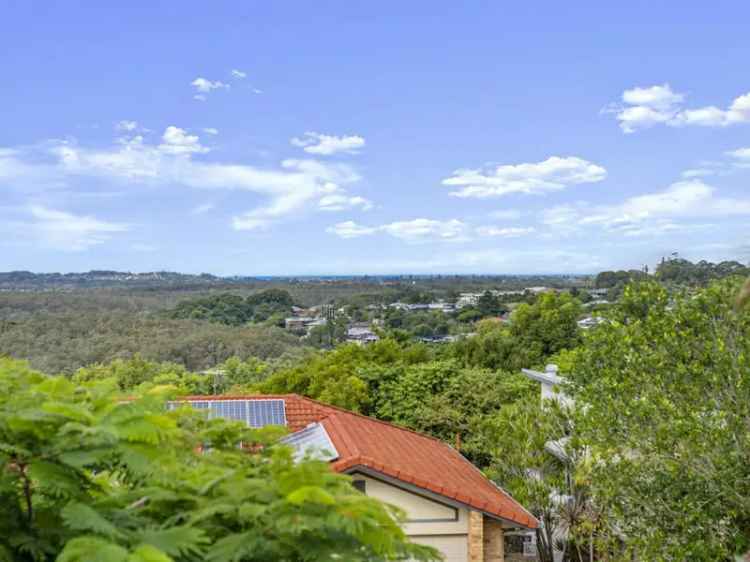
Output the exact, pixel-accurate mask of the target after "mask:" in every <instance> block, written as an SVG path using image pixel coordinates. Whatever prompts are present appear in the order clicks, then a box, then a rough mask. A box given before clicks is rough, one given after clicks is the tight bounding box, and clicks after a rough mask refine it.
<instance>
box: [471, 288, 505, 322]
mask: <svg viewBox="0 0 750 562" xmlns="http://www.w3.org/2000/svg"><path fill="white" fill-rule="evenodd" d="M477 310H478V311H479V313H480V314H481V315H482V318H486V317H487V316H500V315H501V314H505V313H506V312H508V307H507V306H506V305H505V304H504V303H503V302H502V301H501V300H500V299H499V298H498V297H496V296H495V295H493V294H492V293H491V292H490V291H485V292H484V293H482V296H481V297H479V299H477Z"/></svg>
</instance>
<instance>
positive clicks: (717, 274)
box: [656, 257, 750, 286]
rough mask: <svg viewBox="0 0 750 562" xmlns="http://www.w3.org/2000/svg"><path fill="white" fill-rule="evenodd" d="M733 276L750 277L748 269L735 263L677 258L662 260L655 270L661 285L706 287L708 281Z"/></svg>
mask: <svg viewBox="0 0 750 562" xmlns="http://www.w3.org/2000/svg"><path fill="white" fill-rule="evenodd" d="M735 275H742V276H746V275H750V268H749V267H747V266H744V265H742V264H741V263H739V262H737V261H723V262H720V263H711V262H708V261H705V260H701V261H699V262H697V263H693V262H691V261H689V260H686V259H682V258H679V257H671V258H670V259H662V261H661V263H659V265H658V266H657V268H656V278H657V279H658V280H659V281H661V282H662V283H674V284H678V285H701V286H702V285H706V284H707V283H709V282H710V281H713V280H716V279H723V278H725V277H731V276H735Z"/></svg>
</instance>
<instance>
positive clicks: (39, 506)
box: [0, 359, 436, 562]
mask: <svg viewBox="0 0 750 562" xmlns="http://www.w3.org/2000/svg"><path fill="white" fill-rule="evenodd" d="M279 432H280V430H279V428H266V429H264V430H254V429H250V428H248V427H246V426H245V425H244V424H241V423H238V422H233V421H229V420H224V419H213V420H207V419H205V418H204V417H202V416H201V415H200V414H199V413H198V412H197V411H194V410H192V409H190V408H179V409H177V410H174V411H171V412H168V411H167V410H166V409H165V405H164V396H163V395H159V394H156V393H152V394H147V395H143V396H140V397H136V398H134V399H131V400H123V399H121V398H118V395H117V393H116V388H115V387H113V386H112V385H111V383H108V382H100V381H96V382H89V383H84V384H81V385H76V384H74V383H73V382H71V381H69V380H67V379H65V378H62V377H46V376H44V375H42V374H40V373H37V372H34V371H31V370H30V369H29V368H28V367H27V366H26V365H25V364H23V363H19V362H14V361H10V360H8V359H0V444H1V446H0V475H1V476H0V500H1V502H2V503H1V504H0V505H2V508H0V560H8V561H10V560H13V561H18V562H25V561H34V562H46V561H52V560H58V561H59V562H91V561H101V562H170V561H179V562H182V561H185V562H187V561H192V560H207V561H214V562H224V561H226V562H229V561H230V560H243V561H249V562H252V561H267V560H279V561H289V562H301V561H305V560H310V561H312V560H331V559H339V560H354V561H362V562H364V561H373V562H374V561H381V560H403V559H405V558H410V557H411V558H416V559H420V560H434V559H436V553H435V552H434V551H433V550H431V549H428V548H426V547H419V546H415V545H413V544H411V543H409V542H408V541H407V540H406V537H405V535H404V533H403V531H402V530H401V529H400V527H399V521H400V517H401V516H402V515H401V514H400V513H398V512H396V511H394V510H393V509H392V508H389V507H386V506H385V505H383V504H381V503H380V502H378V501H377V500H374V499H373V498H368V497H366V496H364V495H362V494H360V493H358V492H357V491H356V490H354V488H353V487H352V486H351V484H350V480H349V478H348V477H346V476H342V475H337V474H334V473H333V472H332V471H331V470H330V468H329V466H328V465H327V464H326V463H323V462H318V461H308V460H305V461H302V462H299V463H295V462H294V461H293V459H292V454H291V451H290V450H289V449H288V448H286V447H283V446H279V445H276V444H275V443H276V439H277V438H278V436H279ZM238 443H243V444H244V445H245V447H243V448H239V447H238V446H237V444H238ZM206 446H210V454H203V453H201V452H200V449H201V448H204V447H206Z"/></svg>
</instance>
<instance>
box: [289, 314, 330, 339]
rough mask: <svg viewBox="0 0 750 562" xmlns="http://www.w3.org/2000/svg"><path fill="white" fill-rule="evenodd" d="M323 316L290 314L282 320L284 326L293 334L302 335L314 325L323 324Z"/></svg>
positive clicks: (324, 321)
mask: <svg viewBox="0 0 750 562" xmlns="http://www.w3.org/2000/svg"><path fill="white" fill-rule="evenodd" d="M326 323H327V321H326V319H325V318H321V317H313V316H291V317H289V318H286V319H285V320H284V327H285V328H286V329H287V330H289V331H290V332H294V333H295V334H299V335H304V334H307V333H309V331H310V330H311V329H312V328H314V327H316V326H325V325H326Z"/></svg>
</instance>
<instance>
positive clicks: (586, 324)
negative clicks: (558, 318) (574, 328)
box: [578, 316, 604, 330]
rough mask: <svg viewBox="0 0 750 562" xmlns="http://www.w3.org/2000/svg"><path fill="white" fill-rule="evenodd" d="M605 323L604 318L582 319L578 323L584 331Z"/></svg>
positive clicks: (589, 317) (588, 317) (590, 317)
mask: <svg viewBox="0 0 750 562" xmlns="http://www.w3.org/2000/svg"><path fill="white" fill-rule="evenodd" d="M602 322H604V318H602V317H601V316H587V317H586V318H581V319H580V320H579V321H578V327H579V328H581V329H583V330H588V329H590V328H593V327H594V326H598V325H599V324H601V323H602Z"/></svg>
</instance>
